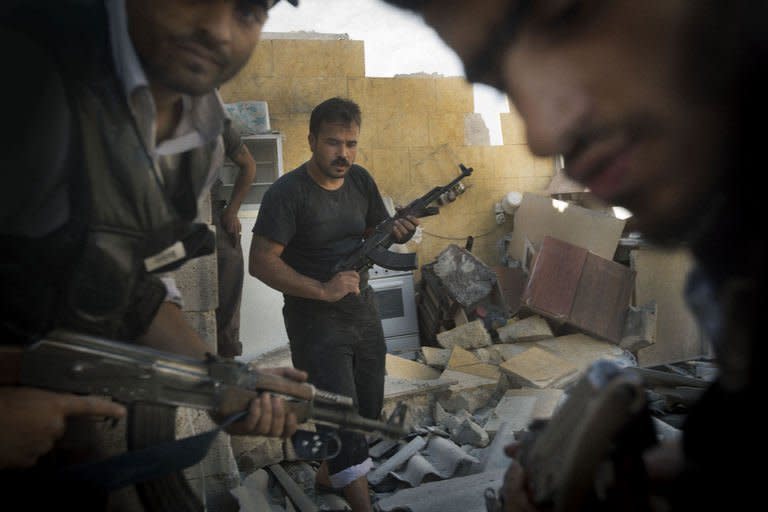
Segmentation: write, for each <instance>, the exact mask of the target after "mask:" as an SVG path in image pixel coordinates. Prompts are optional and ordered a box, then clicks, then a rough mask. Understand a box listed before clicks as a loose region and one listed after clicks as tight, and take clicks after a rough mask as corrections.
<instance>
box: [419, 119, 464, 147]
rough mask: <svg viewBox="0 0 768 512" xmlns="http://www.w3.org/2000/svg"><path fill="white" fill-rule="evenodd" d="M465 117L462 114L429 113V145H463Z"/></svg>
mask: <svg viewBox="0 0 768 512" xmlns="http://www.w3.org/2000/svg"><path fill="white" fill-rule="evenodd" d="M465 116H466V114H463V113H451V112H448V113H446V112H431V113H429V114H428V117H429V144H430V145H432V146H438V145H440V144H449V145H451V146H461V145H463V144H464V136H465V135H464V117H465Z"/></svg>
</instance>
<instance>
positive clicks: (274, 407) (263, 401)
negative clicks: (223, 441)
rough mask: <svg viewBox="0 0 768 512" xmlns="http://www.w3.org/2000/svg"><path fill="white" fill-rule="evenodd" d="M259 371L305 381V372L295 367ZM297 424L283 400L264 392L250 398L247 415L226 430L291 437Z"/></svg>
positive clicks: (245, 433) (234, 432)
mask: <svg viewBox="0 0 768 512" xmlns="http://www.w3.org/2000/svg"><path fill="white" fill-rule="evenodd" d="M259 371H262V372H266V373H272V374H274V375H279V376H281V377H285V378H288V379H291V380H295V381H296V382H305V381H306V380H307V373H306V372H304V371H301V370H297V369H295V368H287V367H284V368H262V369H259ZM297 426H298V421H297V418H296V415H295V414H294V413H292V412H287V408H286V406H285V400H283V399H282V398H281V397H276V396H274V395H272V394H271V393H268V392H264V393H261V395H259V397H258V398H255V399H253V400H251V403H250V405H249V407H248V416H246V417H245V419H243V420H241V421H238V422H237V423H234V424H232V425H231V426H230V427H228V428H227V429H226V430H227V432H228V433H229V434H232V435H262V436H269V437H282V438H284V439H287V438H289V437H291V436H292V435H293V434H294V432H296V428H297Z"/></svg>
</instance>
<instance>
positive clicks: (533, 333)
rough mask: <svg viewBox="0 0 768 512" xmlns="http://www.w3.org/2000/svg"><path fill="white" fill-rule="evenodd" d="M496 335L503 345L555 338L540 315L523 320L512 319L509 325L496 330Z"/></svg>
mask: <svg viewBox="0 0 768 512" xmlns="http://www.w3.org/2000/svg"><path fill="white" fill-rule="evenodd" d="M496 333H497V334H498V335H499V341H501V342H502V343H514V342H524V341H538V340H544V339H547V338H552V337H553V334H552V329H550V327H549V324H548V323H547V321H546V320H545V319H544V318H542V317H540V316H539V315H533V316H529V317H528V318H523V319H522V320H515V319H514V318H513V319H510V320H509V321H508V322H507V325H505V326H503V327H499V328H498V329H496Z"/></svg>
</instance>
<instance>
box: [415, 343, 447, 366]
mask: <svg viewBox="0 0 768 512" xmlns="http://www.w3.org/2000/svg"><path fill="white" fill-rule="evenodd" d="M421 354H422V356H423V357H424V361H425V362H426V363H427V364H428V365H429V366H434V367H435V368H445V367H446V366H447V365H448V360H449V359H450V358H451V350H450V349H447V348H435V347H421Z"/></svg>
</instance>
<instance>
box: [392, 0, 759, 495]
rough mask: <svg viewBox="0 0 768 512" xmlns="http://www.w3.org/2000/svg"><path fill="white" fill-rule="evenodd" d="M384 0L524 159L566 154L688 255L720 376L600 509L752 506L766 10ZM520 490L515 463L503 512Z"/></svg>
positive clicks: (610, 198) (690, 289)
mask: <svg viewBox="0 0 768 512" xmlns="http://www.w3.org/2000/svg"><path fill="white" fill-rule="evenodd" d="M388 1H389V3H392V4H397V5H400V6H403V7H407V8H409V9H412V10H414V11H417V12H419V13H421V14H422V16H423V18H424V20H425V21H426V23H427V24H428V25H430V26H431V27H433V28H434V29H435V30H436V31H437V32H438V34H439V35H440V36H441V37H442V39H443V40H444V41H445V42H446V43H447V44H448V45H449V46H450V47H451V48H453V49H454V50H455V52H456V53H457V54H458V56H459V57H460V58H461V59H462V61H463V63H464V67H465V71H466V74H467V77H468V79H469V80H470V81H472V82H476V83H486V84H489V85H492V86H494V87H496V88H498V89H499V90H501V91H504V92H506V93H507V94H508V95H509V98H510V100H511V101H512V102H513V103H514V105H515V106H516V107H517V110H518V111H519V113H520V115H521V116H522V118H523V120H524V122H525V125H526V129H527V138H528V144H529V145H530V148H531V150H532V151H533V152H534V153H536V154H537V155H540V156H548V155H557V154H562V155H564V156H565V172H566V173H567V174H568V175H569V176H570V177H571V178H573V179H575V180H577V181H579V182H581V183H583V184H584V185H585V186H587V187H589V189H590V190H591V192H592V193H593V194H594V195H596V196H597V197H599V198H601V199H602V200H604V201H605V202H606V203H609V204H614V205H621V206H624V207H626V208H628V209H629V210H630V211H631V212H632V213H633V214H634V217H633V218H632V220H631V222H632V223H633V224H634V226H635V227H636V228H637V229H638V230H639V231H641V232H642V234H643V235H644V237H645V238H647V240H649V241H651V242H654V243H657V244H661V245H675V246H679V245H682V246H685V247H688V248H690V249H691V250H692V252H693V254H694V256H695V258H696V262H697V266H696V269H695V270H694V271H693V272H692V273H691V275H690V276H689V280H688V286H687V289H686V298H687V300H688V303H689V305H690V307H691V310H692V311H693V313H694V314H695V315H696V316H697V318H698V320H699V323H700V326H701V328H702V330H703V331H704V333H705V334H706V336H707V338H708V339H709V340H710V341H711V343H712V344H713V347H714V349H715V353H716V355H717V361H718V364H719V376H718V378H717V380H716V381H715V382H713V383H712V385H711V386H710V387H709V388H708V390H707V391H706V393H705V394H704V396H703V397H702V398H701V399H700V400H699V401H698V403H697V404H696V405H695V406H694V407H693V408H692V409H691V411H690V413H689V415H688V416H687V418H686V422H685V425H684V427H683V435H682V440H681V441H679V442H673V443H669V444H664V445H662V446H658V447H655V448H654V449H652V450H649V451H647V452H646V453H644V454H643V456H642V460H643V462H644V468H645V470H646V473H647V476H648V478H649V482H648V484H649V485H648V487H647V488H645V487H644V485H645V483H644V482H633V483H635V484H637V486H638V488H639V489H641V491H642V494H640V495H638V496H636V497H635V498H636V499H635V500H634V502H633V503H625V505H627V507H624V508H621V507H613V508H606V509H613V510H630V509H631V510H641V509H647V508H649V506H650V504H649V502H651V503H653V504H654V505H656V506H657V507H660V508H658V509H660V510H748V509H749V508H752V507H753V505H751V504H752V503H759V502H761V501H762V499H763V496H762V488H763V485H762V482H758V480H757V476H756V475H755V474H753V470H752V468H753V467H754V466H753V465H752V464H751V463H750V462H749V460H750V459H751V458H752V457H753V454H761V455H762V454H764V453H766V451H768V450H766V441H765V440H766V437H765V433H764V432H763V430H764V429H763V428H762V425H760V424H759V422H756V421H755V420H754V418H752V417H750V416H751V414H752V411H753V410H754V408H755V407H756V406H757V404H758V403H762V400H764V397H765V395H764V394H763V391H764V389H765V384H764V383H765V380H764V378H763V377H762V376H761V375H760V365H761V364H763V362H764V361H765V359H763V357H764V356H765V348H764V347H765V345H766V344H765V342H764V341H763V338H764V335H763V329H762V328H761V327H762V325H763V321H762V320H763V318H764V316H765V311H766V309H765V290H766V289H768V288H767V287H766V285H767V283H766V279H765V269H766V264H765V262H766V261H768V258H767V257H766V239H767V237H766V236H765V226H766V223H765V221H766V214H765V211H766V209H765V207H764V205H763V204H762V200H761V198H760V197H759V195H758V194H759V192H758V191H757V190H756V187H755V183H756V179H755V178H756V173H757V172H758V169H760V170H761V169H762V165H763V158H762V156H763V155H762V150H761V149H762V148H763V147H764V145H765V142H764V130H763V129H762V128H761V127H762V124H763V122H764V119H765V114H766V99H765V98H766V94H765V91H766V87H765V86H766V78H765V77H766V75H767V74H766V73H765V70H766V58H767V57H768V31H766V23H768V7H767V6H766V3H765V2H748V1H733V2H697V1H692V0H669V1H664V2H646V3H643V4H642V5H640V4H638V3H637V2H632V1H629V0H613V1H592V0H565V1H561V0H551V1H550V0H542V1H537V2H532V1H525V0H483V1H480V2H471V3H470V2H461V1H458V0H450V1H442V2H438V1H435V0H414V1H410V0H388ZM514 452H515V450H514V448H512V449H510V453H514ZM758 471H759V470H758ZM617 478H622V474H621V473H619V474H618V475H617ZM526 485H527V481H526V475H525V472H524V471H523V470H522V468H521V467H520V466H519V465H518V464H517V463H516V462H512V465H511V467H510V469H509V471H508V473H507V480H506V483H505V485H504V487H503V497H504V499H505V505H506V510H533V506H532V505H531V503H530V502H529V500H528V499H527V494H526ZM630 505H631V507H630Z"/></svg>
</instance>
